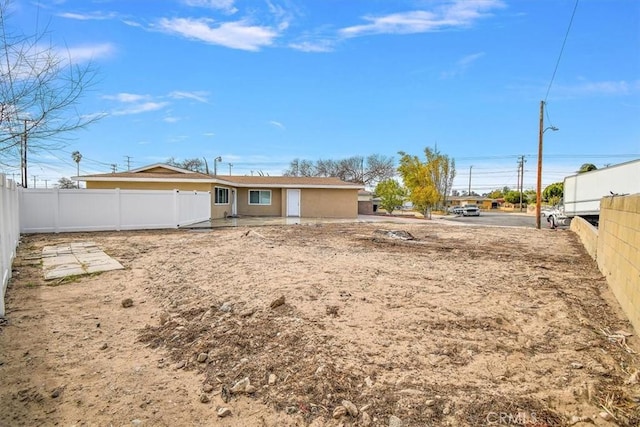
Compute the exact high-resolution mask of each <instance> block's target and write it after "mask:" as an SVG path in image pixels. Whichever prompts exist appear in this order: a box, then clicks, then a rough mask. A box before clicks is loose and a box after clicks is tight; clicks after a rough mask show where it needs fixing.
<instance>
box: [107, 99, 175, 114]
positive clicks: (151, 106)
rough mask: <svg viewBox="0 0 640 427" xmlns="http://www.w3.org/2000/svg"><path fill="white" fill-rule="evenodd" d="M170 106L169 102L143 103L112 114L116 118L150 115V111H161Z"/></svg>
mask: <svg viewBox="0 0 640 427" xmlns="http://www.w3.org/2000/svg"><path fill="white" fill-rule="evenodd" d="M167 105H169V103H168V102H143V103H141V104H136V105H133V106H131V107H129V108H125V109H124V110H116V111H114V112H113V113H112V114H113V115H114V116H126V115H130V114H140V113H148V112H149V111H157V110H161V109H163V108H164V107H166V106H167Z"/></svg>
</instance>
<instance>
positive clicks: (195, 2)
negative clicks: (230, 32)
mask: <svg viewBox="0 0 640 427" xmlns="http://www.w3.org/2000/svg"><path fill="white" fill-rule="evenodd" d="M234 3H235V0H184V4H186V5H187V6H192V7H206V8H209V9H218V10H222V11H224V12H227V13H229V14H233V13H236V12H237V11H238V9H237V8H236V7H235V6H234Z"/></svg>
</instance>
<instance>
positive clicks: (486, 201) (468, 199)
mask: <svg viewBox="0 0 640 427" xmlns="http://www.w3.org/2000/svg"><path fill="white" fill-rule="evenodd" d="M501 204H502V203H501V202H500V200H498V199H490V198H488V197H482V196H448V197H447V208H450V207H452V206H465V205H477V206H478V207H479V208H480V209H485V210H489V209H498V208H499V207H500V205H501Z"/></svg>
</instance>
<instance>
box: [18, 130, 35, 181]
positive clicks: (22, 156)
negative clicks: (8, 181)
mask: <svg viewBox="0 0 640 427" xmlns="http://www.w3.org/2000/svg"><path fill="white" fill-rule="evenodd" d="M21 142H22V144H20V148H21V150H20V163H21V164H22V186H23V187H24V188H27V119H24V133H23V134H22V139H21ZM34 182H35V181H34ZM33 185H34V187H35V184H33Z"/></svg>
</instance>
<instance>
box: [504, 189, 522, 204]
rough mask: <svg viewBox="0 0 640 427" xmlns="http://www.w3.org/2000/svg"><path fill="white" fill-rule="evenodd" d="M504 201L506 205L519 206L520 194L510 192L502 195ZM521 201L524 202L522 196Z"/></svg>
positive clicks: (514, 191)
mask: <svg viewBox="0 0 640 427" xmlns="http://www.w3.org/2000/svg"><path fill="white" fill-rule="evenodd" d="M504 200H505V201H506V202H508V203H511V204H514V205H518V204H520V192H519V191H516V190H510V191H509V192H508V193H507V194H505V195H504ZM522 201H523V202H525V201H526V199H525V197H524V195H523V196H522Z"/></svg>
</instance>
